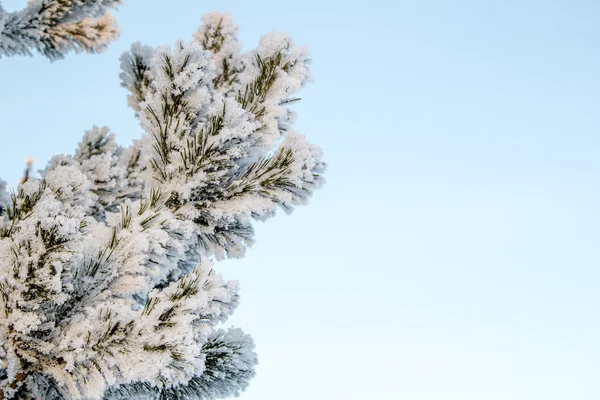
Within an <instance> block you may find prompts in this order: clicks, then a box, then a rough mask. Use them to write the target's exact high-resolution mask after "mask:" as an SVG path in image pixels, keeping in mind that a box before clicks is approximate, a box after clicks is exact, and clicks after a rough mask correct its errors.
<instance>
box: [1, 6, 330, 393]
mask: <svg viewBox="0 0 600 400" xmlns="http://www.w3.org/2000/svg"><path fill="white" fill-rule="evenodd" d="M113 3H115V2H108V1H85V0H78V1H56V2H54V1H49V2H44V1H34V2H31V3H30V5H29V7H28V8H31V9H32V10H38V12H39V13H42V11H39V10H42V9H43V8H44V5H49V4H59V5H63V6H64V7H67V6H69V5H70V6H72V7H75V5H76V6H77V7H83V8H85V7H87V6H89V7H90V8H93V9H94V10H95V11H94V13H92V12H91V11H89V10H88V11H86V12H87V13H88V14H87V15H97V13H99V12H100V10H101V9H102V8H105V7H106V6H108V5H111V4H113ZM36 7H41V8H36ZM30 12H32V11H30ZM25 14H27V13H25ZM27 15H29V14H27ZM76 15H78V16H79V17H80V16H81V15H83V11H80V12H79V13H77V14H76ZM13 18H15V17H13ZM22 18H25V17H24V16H22ZM73 18H75V17H73ZM59 20H60V19H58V20H53V21H59ZM66 20H68V21H72V20H71V17H68V18H66ZM4 21H5V22H4V23H5V25H4V26H5V31H4V32H6V26H14V23H13V25H11V21H13V20H12V19H10V18H9V19H8V20H7V19H5V20H4ZM6 21H8V23H7V22H6ZM60 21H63V20H60ZM58 25H60V24H54V25H52V24H48V25H47V26H53V27H56V26H58ZM0 32H3V31H2V29H0ZM237 33H238V27H237V25H236V24H235V23H234V22H233V21H232V18H231V16H230V15H229V14H227V13H225V14H219V13H212V14H208V15H206V16H204V17H203V25H202V26H201V27H200V28H199V29H198V31H197V32H196V33H195V34H194V37H193V40H192V41H191V42H190V43H184V42H183V41H178V42H176V43H175V45H174V46H173V47H170V46H161V47H157V48H151V47H148V46H144V45H142V44H140V43H136V44H134V45H133V46H132V47H131V50H130V51H129V52H126V53H125V54H124V55H123V56H122V57H121V67H122V70H123V72H122V73H121V81H122V86H124V87H125V88H127V90H128V91H129V97H128V104H129V105H130V106H131V107H132V108H133V109H134V111H135V114H136V116H137V118H139V121H140V124H141V127H142V128H143V131H144V134H143V135H142V137H141V139H139V140H136V141H134V143H132V144H131V145H130V146H128V147H125V148H123V147H121V146H119V145H118V144H117V142H116V141H115V136H114V135H113V134H112V133H111V132H110V130H109V129H108V128H106V127H102V128H99V127H93V128H92V129H90V130H89V131H87V132H86V133H85V135H84V137H83V139H82V141H81V142H80V143H79V145H78V147H77V149H76V151H75V153H74V154H73V155H60V156H55V157H53V158H52V159H51V161H50V162H49V164H48V166H47V167H46V168H45V169H44V170H43V171H40V172H41V178H39V179H36V178H33V177H29V179H27V180H26V181H25V182H24V183H22V184H20V185H19V186H18V188H17V189H16V190H15V191H14V192H11V193H8V192H7V189H6V185H5V184H3V183H0V315H1V317H0V344H1V346H0V358H1V360H2V368H1V369H0V393H1V395H0V398H7V399H8V398H15V399H32V398H41V399H102V398H104V399H217V398H225V397H229V396H232V395H237V394H239V393H240V392H241V391H242V390H244V389H245V388H246V387H247V385H248V382H249V380H250V379H251V378H252V377H253V375H254V367H255V365H256V363H257V357H256V354H255V353H254V351H253V347H254V345H253V341H252V339H251V337H250V336H248V335H246V334H244V333H243V332H242V331H241V330H239V329H235V328H231V329H228V330H222V329H221V328H219V325H220V324H221V323H223V322H224V321H225V320H226V319H227V317H228V316H229V315H230V314H231V313H232V312H233V311H234V310H235V308H236V306H237V305H238V302H239V294H238V285H237V283H236V282H235V281H225V280H224V279H223V278H222V277H221V276H220V275H219V274H218V273H216V272H215V270H214V268H213V262H214V261H218V260H221V259H223V258H226V257H241V256H243V255H244V252H245V250H246V248H247V247H248V246H250V245H251V244H252V243H253V241H254V232H253V228H252V221H253V220H264V219H267V218H269V217H271V216H273V215H274V214H275V212H276V210H277V209H278V208H282V209H283V210H285V211H287V212H290V211H292V210H293V209H294V207H296V206H298V205H301V204H305V203H306V202H307V200H308V198H309V196H310V195H311V194H312V192H313V191H314V190H315V189H317V188H318V187H320V186H321V185H322V183H323V177H322V173H323V170H324V168H325V164H324V163H323V162H322V161H321V151H320V149H319V148H318V147H317V146H315V145H312V144H310V143H308V142H307V141H306V138H305V137H304V136H303V135H301V134H299V133H298V132H296V131H294V130H293V129H292V128H291V123H292V122H293V120H294V113H293V112H292V111H291V110H290V109H289V108H288V107H287V106H288V104H289V103H291V102H294V101H296V100H298V99H297V98H296V97H294V94H295V93H296V92H297V91H298V90H299V89H300V88H301V87H302V86H303V85H304V84H305V83H306V82H307V81H308V80H309V79H310V74H309V69H308V67H307V64H308V61H309V59H308V52H307V50H306V49H305V48H303V47H297V46H294V44H293V43H292V41H291V39H290V38H289V37H288V36H287V35H285V34H281V33H270V34H267V35H265V36H263V37H262V38H261V40H260V42H259V45H258V47H257V48H256V49H254V50H251V51H248V52H245V53H241V45H240V43H239V42H238V40H237ZM4 35H6V34H5V33H4ZM0 43H1V41H0ZM48 43H51V44H50V45H49V47H43V46H42V45H41V44H38V45H35V44H32V43H26V44H27V46H26V47H22V48H19V47H17V46H12V45H11V46H12V47H11V46H8V47H7V46H6V45H4V46H5V47H0V48H1V49H3V50H2V51H4V52H5V53H7V54H17V53H22V52H26V50H22V49H25V48H36V49H38V50H40V51H42V53H44V54H46V55H48V56H49V57H53V58H56V57H59V56H60V55H62V54H63V53H64V51H66V49H68V48H69V46H66V47H63V45H57V44H56V43H55V42H52V41H50V42H48ZM57 43H58V42H57ZM69 43H71V44H72V42H69ZM98 43H100V42H98ZM24 44H25V43H24ZM63 44H64V43H63ZM71 47H73V46H71ZM75 48H77V47H76V46H75ZM7 49H8V50H7ZM19 49H21V50H19Z"/></svg>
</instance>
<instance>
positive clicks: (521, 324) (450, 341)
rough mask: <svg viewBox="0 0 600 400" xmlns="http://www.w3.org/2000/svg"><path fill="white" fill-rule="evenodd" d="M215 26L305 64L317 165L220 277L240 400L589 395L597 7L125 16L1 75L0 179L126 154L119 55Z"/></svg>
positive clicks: (599, 330) (375, 2) (594, 309)
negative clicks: (318, 176)
mask: <svg viewBox="0 0 600 400" xmlns="http://www.w3.org/2000/svg"><path fill="white" fill-rule="evenodd" d="M24 3H25V1H17V0H11V1H5V6H6V8H8V9H14V8H17V7H19V8H20V7H21V6H23V5H24ZM392 3H394V5H391V4H392ZM213 10H230V11H231V12H232V13H233V15H234V17H235V18H236V20H237V22H238V23H239V24H240V25H241V27H242V32H241V40H242V41H243V42H244V44H245V45H246V46H247V47H251V46H254V45H255V43H257V41H258V38H259V36H260V35H261V34H263V33H265V32H267V31H270V30H273V29H276V30H283V31H286V32H289V33H290V34H291V35H292V36H293V37H294V38H295V39H296V42H297V43H300V44H303V45H306V46H308V47H310V49H311V50H312V56H313V59H314V64H313V71H314V81H315V82H314V83H313V84H312V85H310V86H308V87H307V88H306V89H305V90H304V91H303V92H302V94H301V95H302V97H303V100H302V102H301V103H300V104H298V105H297V106H295V107H296V110H297V111H298V113H299V120H298V123H297V125H296V127H297V128H298V129H299V130H300V131H301V132H304V133H306V135H307V136H308V137H309V139H310V140H311V141H313V142H316V143H319V144H320V145H321V146H322V147H323V149H324V151H325V155H326V159H327V161H328V162H329V164H330V168H329V170H328V172H327V179H328V185H327V186H326V188H325V189H324V190H322V191H320V192H318V193H317V194H316V195H315V196H314V198H313V199H312V203H311V204H310V205H309V206H308V207H305V208H301V209H298V210H297V211H296V212H295V213H294V214H293V215H292V216H290V217H288V216H285V215H283V214H282V215H279V216H278V217H277V218H275V219H273V220H270V221H268V222H267V223H264V224H259V225H258V226H257V244H256V245H255V246H254V248H252V249H251V250H250V251H249V252H248V256H247V257H246V258H245V259H243V260H242V261H232V262H227V263H224V264H221V265H219V268H220V269H221V270H222V271H223V272H224V274H225V275H226V277H227V278H230V279H232V278H233V279H239V280H240V282H241V285H242V305H241V307H240V308H239V309H238V310H237V312H236V314H235V316H234V317H233V318H232V323H233V324H235V325H238V326H242V327H243V328H244V329H245V330H246V331H247V332H251V333H252V334H253V336H254V338H255V340H256V343H257V350H258V353H259V355H260V366H259V368H258V374H257V377H256V378H255V379H254V380H253V382H252V384H251V386H250V388H249V389H248V391H247V392H246V393H245V394H243V395H242V397H241V399H243V400H308V399H310V400H330V399H331V400H337V399H340V400H359V399H360V400H363V399H367V400H370V399H373V400H396V399H406V400H454V399H456V400H482V399H484V400H494V399H498V400H517V399H518V400H535V399H542V400H554V399H556V400H564V399H569V400H597V399H599V398H600V345H599V340H600V322H599V321H600V320H599V314H600V313H599V304H600V292H599V290H598V289H599V287H600V272H599V269H598V266H599V261H600V255H599V252H598V249H599V246H598V243H599V239H600V234H599V229H600V189H599V182H600V160H599V159H598V154H599V152H600V135H599V134H598V131H599V128H600V114H599V112H598V106H599V101H598V100H599V94H600V79H599V72H600V56H599V54H600V46H599V44H600V2H598V1H569V0H565V1H550V0H544V1H534V0H526V1H525V0H513V1H506V0H503V1H485V0H473V1H466V0H463V1H441V0H439V1H397V2H392V1H383V0H371V1H366V2H365V1H360V2H359V1H352V0H350V1H323V0H320V1H312V0H304V1H296V2H291V1H281V0H280V1H267V0H256V1H252V2H249V1H241V0H240V1H208V0H207V1H191V0H190V1H183V0H178V1H147V0H145V1H133V0H129V1H128V2H126V4H125V5H124V6H123V7H122V8H121V9H120V10H119V11H118V12H117V13H116V16H117V18H118V20H119V22H120V24H121V27H122V35H121V38H120V39H119V41H117V42H116V43H114V44H113V45H112V46H111V47H110V48H109V50H108V51H106V52H105V53H103V54H101V55H96V56H83V55H70V56H69V57H68V58H67V59H66V60H63V61H60V62H56V63H52V64H51V63H49V62H47V61H46V60H45V59H43V58H41V57H39V56H36V57H34V58H10V59H6V58H5V59H0V113H1V114H0V146H1V147H0V148H1V150H0V176H2V177H4V178H5V179H7V180H10V181H11V182H12V183H14V182H16V181H17V180H18V178H19V177H20V174H21V169H22V164H23V159H24V158H25V157H26V156H28V155H33V156H35V157H37V159H38V164H37V166H38V167H41V166H43V165H44V163H45V162H46V160H47V159H48V158H49V157H50V156H51V155H53V154H55V153H61V152H70V151H72V150H73V149H74V148H75V145H76V143H77V141H78V140H79V138H80V136H81V135H82V133H83V131H84V130H85V129H88V128H89V127H90V126H91V125H93V124H99V125H108V126H109V127H110V128H111V129H112V130H113V131H114V132H116V133H117V134H118V137H119V141H120V142H121V143H123V144H127V143H128V142H129V141H130V140H131V139H132V138H135V137H138V136H139V135H140V129H139V128H138V125H137V121H136V120H135V119H134V117H133V115H132V112H131V110H129V109H128V108H127V107H126V100H125V96H126V93H125V91H124V90H123V89H122V88H120V87H119V80H118V76H117V75H118V72H119V69H118V68H119V63H118V57H119V55H120V54H121V52H122V51H123V50H125V49H127V48H128V47H129V44H130V43H131V42H133V41H136V40H142V41H144V42H146V43H148V44H151V45H158V44H164V43H173V42H174V41H175V40H176V39H177V38H185V39H186V40H187V39H189V38H190V37H191V34H192V32H194V31H195V29H196V28H197V26H198V24H199V23H200V16H201V15H202V14H203V13H205V12H208V11H213Z"/></svg>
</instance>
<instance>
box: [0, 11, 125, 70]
mask: <svg viewBox="0 0 600 400" xmlns="http://www.w3.org/2000/svg"><path fill="white" fill-rule="evenodd" d="M120 3H121V0H36V1H30V2H29V4H28V5H27V7H26V8H25V9H24V10H22V11H17V12H13V13H6V12H4V11H3V10H1V9H0V57H1V56H14V55H31V50H37V51H38V52H40V53H41V54H43V55H44V56H46V57H48V58H49V59H50V60H57V59H60V58H63V57H64V55H65V54H66V53H68V52H69V51H70V50H74V51H76V52H80V51H86V52H90V53H95V52H99V51H102V50H103V49H104V48H105V47H106V45H107V44H108V43H109V42H111V41H113V40H114V39H116V37H117V36H118V33H119V30H118V27H117V26H116V24H115V21H114V19H113V17H112V16H111V15H110V14H109V13H108V9H109V8H114V7H116V6H117V5H119V4H120Z"/></svg>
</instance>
